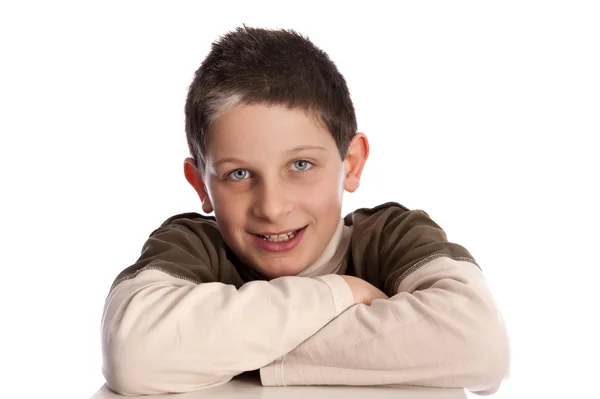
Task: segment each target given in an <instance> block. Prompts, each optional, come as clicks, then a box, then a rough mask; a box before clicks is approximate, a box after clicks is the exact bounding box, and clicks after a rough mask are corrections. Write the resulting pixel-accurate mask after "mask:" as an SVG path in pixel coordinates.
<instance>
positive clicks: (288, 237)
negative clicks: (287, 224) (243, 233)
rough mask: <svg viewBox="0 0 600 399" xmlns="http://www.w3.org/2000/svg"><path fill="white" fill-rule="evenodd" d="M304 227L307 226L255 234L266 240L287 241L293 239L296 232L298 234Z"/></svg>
mask: <svg viewBox="0 0 600 399" xmlns="http://www.w3.org/2000/svg"><path fill="white" fill-rule="evenodd" d="M304 228H306V226H304V227H302V228H300V229H297V230H292V231H288V232H287V233H280V234H255V236H257V237H260V238H262V239H263V240H265V241H269V242H285V241H289V240H291V239H293V238H294V237H295V236H296V234H298V233H299V232H300V231H302V230H304Z"/></svg>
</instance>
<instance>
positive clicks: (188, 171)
mask: <svg viewBox="0 0 600 399" xmlns="http://www.w3.org/2000/svg"><path fill="white" fill-rule="evenodd" d="M183 174H184V175H185V179H186V180H187V181H188V183H190V185H191V186H192V187H194V190H196V193H197V194H198V197H200V201H201V202H202V210H203V211H204V212H205V213H211V212H212V211H213V206H212V204H211V202H210V198H209V197H208V191H207V190H206V185H205V184H204V179H203V178H202V173H201V172H200V171H199V170H198V168H197V167H196V164H195V162H194V160H193V159H192V158H186V159H185V161H184V162H183Z"/></svg>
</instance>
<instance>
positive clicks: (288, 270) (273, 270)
mask: <svg viewBox="0 0 600 399" xmlns="http://www.w3.org/2000/svg"><path fill="white" fill-rule="evenodd" d="M306 267H307V266H304V265H300V264H289V265H285V264H284V265H278V267H272V266H271V267H268V266H261V267H257V268H255V269H256V270H257V271H258V272H259V273H261V274H262V275H263V276H265V277H267V278H268V279H269V280H272V279H274V278H278V277H286V276H295V275H297V274H298V273H300V272H302V271H303V270H304V269H306Z"/></svg>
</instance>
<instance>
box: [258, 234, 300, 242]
mask: <svg viewBox="0 0 600 399" xmlns="http://www.w3.org/2000/svg"><path fill="white" fill-rule="evenodd" d="M294 235H295V234H294V233H293V232H292V233H287V234H279V235H270V236H264V237H265V238H266V239H267V240H268V241H271V242H281V241H288V240H290V239H292V238H293V237H294Z"/></svg>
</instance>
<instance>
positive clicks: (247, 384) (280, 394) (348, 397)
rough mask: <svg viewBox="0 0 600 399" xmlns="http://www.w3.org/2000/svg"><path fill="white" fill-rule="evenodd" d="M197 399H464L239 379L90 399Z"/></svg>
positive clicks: (422, 391) (448, 393)
mask: <svg viewBox="0 0 600 399" xmlns="http://www.w3.org/2000/svg"><path fill="white" fill-rule="evenodd" d="M124 398H145V399H201V398H217V399H225V398H236V399H237V398H242V399H243V398H248V399H258V398H261V399H272V398H286V399H306V398H310V399H313V398H327V399H358V398H376V399H388V398H389V399H392V398H394V399H408V398H411V399H466V398H467V395H466V393H465V391H464V390H463V389H440V388H417V387H404V386H393V385H387V386H376V387H348V386H319V387H317V386H300V387H263V386H262V385H261V384H260V381H259V380H258V379H257V378H253V377H241V378H235V379H233V380H232V381H229V382H228V383H227V384H225V385H221V386H219V387H215V388H209V389H205V390H201V391H196V392H188V393H180V394H171V395H152V396H121V395H117V394H115V393H114V392H112V391H111V390H110V389H108V387H107V386H106V385H103V386H102V387H101V388H100V389H99V390H98V392H96V393H95V394H94V396H92V398H91V399H124Z"/></svg>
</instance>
